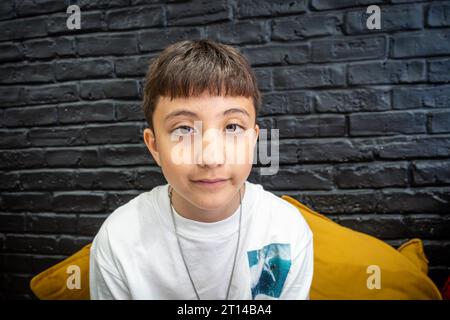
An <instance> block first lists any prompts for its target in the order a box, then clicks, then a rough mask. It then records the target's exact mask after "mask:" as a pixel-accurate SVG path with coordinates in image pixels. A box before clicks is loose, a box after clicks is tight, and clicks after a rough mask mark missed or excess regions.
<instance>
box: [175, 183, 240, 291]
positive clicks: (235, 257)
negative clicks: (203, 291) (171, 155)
mask: <svg viewBox="0 0 450 320" xmlns="http://www.w3.org/2000/svg"><path fill="white" fill-rule="evenodd" d="M172 191H173V189H172V187H171V186H169V199H170V212H171V216H172V222H173V227H174V229H175V236H176V238H177V243H178V248H179V249H180V253H181V258H182V259H183V263H184V266H185V268H186V271H187V274H188V276H189V280H190V281H191V284H192V288H194V291H195V295H196V296H197V300H200V296H199V294H198V291H197V288H196V287H195V284H194V281H193V280H192V276H191V273H190V271H189V268H188V266H187V263H186V258H185V257H184V254H183V250H182V248H181V243H180V237H179V236H178V233H177V224H176V222H175V215H174V213H173V209H172ZM239 206H240V213H239V231H238V241H237V245H236V252H235V254H234V262H233V269H232V270H231V276H230V281H229V282H228V288H227V296H226V298H225V300H228V297H229V294H230V288H231V282H232V280H233V275H234V270H235V268H236V260H237V255H238V250H239V242H240V240H241V226H242V196H241V189H239Z"/></svg>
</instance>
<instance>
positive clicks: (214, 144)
mask: <svg viewBox="0 0 450 320" xmlns="http://www.w3.org/2000/svg"><path fill="white" fill-rule="evenodd" d="M199 145H201V149H200V150H196V152H195V154H196V164H198V165H200V166H210V167H211V166H219V165H223V164H224V163H225V153H224V149H225V148H224V142H223V137H222V136H221V135H220V132H218V131H217V130H207V131H205V132H204V133H203V137H202V143H201V144H199Z"/></svg>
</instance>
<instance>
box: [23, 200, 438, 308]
mask: <svg viewBox="0 0 450 320" xmlns="http://www.w3.org/2000/svg"><path fill="white" fill-rule="evenodd" d="M282 199H284V200H286V201H288V202H289V203H291V204H292V205H294V206H296V207H297V208H298V209H299V210H300V212H301V213H302V215H303V217H304V218H305V220H306V221H307V222H308V224H309V226H310V228H311V230H312V232H313V234H314V278H313V283H312V286H311V294H310V297H311V299H319V300H323V299H441V295H440V293H439V290H438V289H437V288H436V286H435V285H434V283H433V282H432V281H431V280H430V279H429V278H428V277H427V275H426V271H427V268H428V261H427V260H426V257H425V255H424V253H423V247H422V243H421V241H420V240H419V239H413V240H411V241H409V242H407V243H405V244H404V245H402V246H401V247H400V248H399V251H397V250H395V249H394V248H392V247H391V246H389V245H387V244H386V243H384V242H383V241H381V240H378V239H376V238H374V237H371V236H369V235H366V234H363V233H360V232H357V231H354V230H351V229H349V228H345V227H342V226H340V225H338V224H337V223H335V222H333V221H332V220H330V219H328V218H326V217H324V216H323V215H321V214H319V213H317V212H314V211H313V210H311V209H309V208H308V207H306V206H304V205H303V204H301V203H300V202H298V201H297V200H295V199H293V198H291V197H289V196H286V195H284V196H282ZM90 246H91V245H90V244H89V245H87V246H85V247H84V248H83V249H81V250H80V251H78V252H77V253H76V254H74V255H73V256H71V257H69V258H67V259H66V260H64V261H62V262H60V263H58V264H57V265H55V266H53V267H51V268H50V269H48V270H45V271H43V272H42V273H40V274H38V275H37V276H35V277H34V278H33V279H32V280H31V289H32V291H33V292H34V293H35V295H36V296H37V297H38V298H40V299H52V300H55V299H67V300H72V299H89V250H90ZM71 265H78V266H79V267H80V269H81V288H80V289H69V288H68V287H67V285H66V283H67V279H68V277H69V276H70V274H68V273H67V268H68V267H69V266H71ZM371 265H376V266H378V267H379V268H380V269H379V270H380V285H381V288H380V289H376V288H375V289H369V288H368V287H367V280H368V278H369V277H371V276H374V275H373V274H372V273H370V274H369V273H367V268H368V267H369V266H371Z"/></svg>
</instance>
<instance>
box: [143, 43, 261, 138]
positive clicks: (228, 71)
mask: <svg viewBox="0 0 450 320" xmlns="http://www.w3.org/2000/svg"><path fill="white" fill-rule="evenodd" d="M205 91H207V92H208V93H209V94H210V95H217V96H219V95H224V96H244V97H247V98H248V97H252V98H253V105H254V107H255V114H256V115H257V114H258V110H259V107H260V104H261V95H260V92H259V90H258V85H257V82H256V78H255V75H254V74H253V71H252V69H251V67H250V65H249V63H248V61H247V60H246V59H245V57H244V56H243V55H242V54H241V53H240V52H239V51H238V50H237V49H235V48H233V47H231V46H229V45H225V44H221V43H217V42H214V41H211V40H185V41H180V42H177V43H174V44H172V45H170V46H168V47H167V48H165V49H164V51H162V52H161V53H160V54H159V55H158V56H157V57H156V58H155V59H154V60H153V61H152V63H151V64H150V67H149V69H148V72H147V76H146V78H145V87H144V101H143V109H144V114H145V118H146V120H147V122H148V124H149V126H150V128H151V129H152V130H153V121H152V117H153V113H154V111H155V108H156V105H157V103H158V99H159V97H160V96H165V97H170V98H171V100H172V99H174V98H189V97H192V96H194V97H195V96H200V95H201V94H202V93H203V92H205Z"/></svg>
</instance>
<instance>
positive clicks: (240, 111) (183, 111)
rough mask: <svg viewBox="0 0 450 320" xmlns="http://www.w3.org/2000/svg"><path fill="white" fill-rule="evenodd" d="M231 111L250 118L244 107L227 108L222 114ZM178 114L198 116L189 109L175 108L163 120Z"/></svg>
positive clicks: (230, 112)
mask: <svg viewBox="0 0 450 320" xmlns="http://www.w3.org/2000/svg"><path fill="white" fill-rule="evenodd" d="M232 113H240V114H243V115H245V116H247V117H249V118H250V114H249V113H248V112H247V110H245V109H241V108H230V109H228V110H225V111H224V112H223V115H224V116H226V115H228V114H232ZM178 116H187V117H198V114H197V113H195V112H192V111H189V110H177V111H173V112H171V113H169V114H168V115H167V116H166V117H165V118H164V121H167V120H169V119H170V118H175V117H178Z"/></svg>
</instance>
